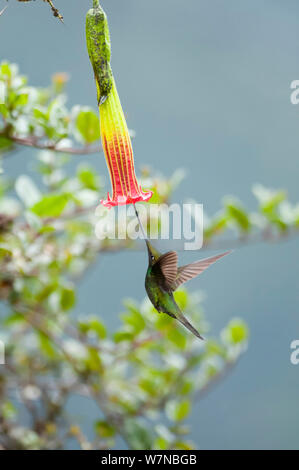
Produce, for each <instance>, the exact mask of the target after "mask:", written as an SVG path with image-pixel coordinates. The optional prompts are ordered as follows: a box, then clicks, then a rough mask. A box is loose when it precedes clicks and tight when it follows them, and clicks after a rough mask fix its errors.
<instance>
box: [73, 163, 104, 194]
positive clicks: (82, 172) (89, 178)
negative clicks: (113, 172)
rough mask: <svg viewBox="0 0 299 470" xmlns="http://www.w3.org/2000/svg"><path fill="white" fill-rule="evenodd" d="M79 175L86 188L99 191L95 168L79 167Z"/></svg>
mask: <svg viewBox="0 0 299 470" xmlns="http://www.w3.org/2000/svg"><path fill="white" fill-rule="evenodd" d="M77 175H78V179H79V181H80V182H81V184H82V185H83V186H84V188H88V189H92V190H93V191H97V190H98V189H99V181H98V176H97V174H96V173H95V171H94V170H93V168H90V167H88V166H83V167H79V169H78V172H77Z"/></svg>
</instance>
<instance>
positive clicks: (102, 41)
mask: <svg viewBox="0 0 299 470" xmlns="http://www.w3.org/2000/svg"><path fill="white" fill-rule="evenodd" d="M86 38H87V48H88V53H89V58H90V61H91V63H92V66H93V70H94V75H95V80H96V85H97V93H98V104H99V112H100V123H101V124H100V125H101V140H102V145H103V150H104V154H105V157H106V162H107V166H108V170H109V174H110V179H111V184H112V198H110V195H109V193H108V195H107V199H106V200H102V201H101V203H102V204H103V205H104V206H105V207H108V208H110V207H113V206H118V205H125V204H134V203H135V202H138V201H148V200H149V199H150V198H151V196H152V194H153V193H152V192H151V191H146V192H144V191H143V190H142V189H141V187H140V185H139V184H138V182H137V178H136V175H135V168H134V157H133V149H132V143H131V138H130V135H129V131H128V127H127V123H126V120H125V116H124V113H123V110H122V106H121V103H120V99H119V96H118V93H117V89H116V85H115V81H114V77H113V74H112V70H111V66H110V54H111V50H110V36H109V29H108V22H107V18H106V15H105V13H104V11H103V10H102V8H101V7H100V5H99V1H98V0H94V8H92V9H91V10H89V12H88V13H87V17H86Z"/></svg>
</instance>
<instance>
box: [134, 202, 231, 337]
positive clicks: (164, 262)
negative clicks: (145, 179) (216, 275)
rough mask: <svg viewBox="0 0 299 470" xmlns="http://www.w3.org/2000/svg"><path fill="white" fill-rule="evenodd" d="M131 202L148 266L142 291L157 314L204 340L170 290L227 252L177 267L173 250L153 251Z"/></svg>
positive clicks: (175, 253) (176, 256)
mask: <svg viewBox="0 0 299 470" xmlns="http://www.w3.org/2000/svg"><path fill="white" fill-rule="evenodd" d="M133 205H134V209H135V214H136V217H137V219H138V223H139V226H140V228H141V232H142V235H143V238H144V240H145V243H146V246H147V252H148V268H147V271H146V276H145V290H146V292H147V295H148V297H149V299H150V301H151V303H152V304H153V306H154V307H155V309H156V310H157V311H158V312H159V313H161V312H163V313H167V315H169V316H170V317H172V318H175V319H176V320H178V321H179V322H180V323H181V324H182V325H184V326H185V327H186V328H187V329H188V330H189V331H191V333H193V334H194V335H195V336H197V338H200V339H204V338H203V337H202V336H201V334H200V333H199V332H198V331H197V329H196V328H194V326H193V325H191V323H190V322H189V320H187V318H186V317H185V315H184V314H183V312H182V311H181V309H180V307H179V306H178V304H177V303H176V301H175V299H174V296H173V293H174V291H175V290H176V289H177V288H178V287H179V286H180V285H182V284H184V283H185V282H187V281H189V280H190V279H193V278H194V277H197V276H198V275H199V274H201V273H202V272H203V271H205V270H206V269H207V268H208V267H209V266H211V264H213V263H215V262H216V261H218V260H219V259H220V258H223V256H226V255H228V254H229V253H231V251H230V250H229V251H225V252H224V253H220V254H219V255H215V256H211V257H210V258H205V259H201V260H199V261H195V262H194V263H190V264H186V265H184V266H180V267H178V255H177V252H176V251H168V252H167V253H164V254H162V253H160V252H159V251H158V250H156V248H154V247H153V245H152V244H151V243H150V241H149V240H148V239H147V237H146V235H145V232H144V228H143V225H142V223H141V221H140V218H139V214H138V211H137V208H136V206H135V204H133Z"/></svg>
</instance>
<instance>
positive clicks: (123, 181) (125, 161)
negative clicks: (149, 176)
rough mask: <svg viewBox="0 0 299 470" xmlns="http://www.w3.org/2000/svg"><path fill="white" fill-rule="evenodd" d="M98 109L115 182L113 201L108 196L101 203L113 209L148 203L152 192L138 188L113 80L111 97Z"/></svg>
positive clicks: (104, 142) (111, 177)
mask: <svg viewBox="0 0 299 470" xmlns="http://www.w3.org/2000/svg"><path fill="white" fill-rule="evenodd" d="M99 109H100V122H101V139H102V145H103V149H104V153H105V157H106V161H107V165H108V169H109V173H110V179H111V183H112V199H111V198H110V196H109V193H108V195H107V199H106V200H102V201H101V202H102V204H103V205H104V206H106V207H112V206H117V205H123V204H131V203H133V204H134V203H135V202H138V201H148V200H149V199H150V198H151V196H152V192H151V191H148V192H143V191H142V189H141V187H140V186H139V185H138V182H137V178H136V175H135V169H134V158H133V149H132V144H131V139H130V135H129V131H128V127H127V123H126V120H125V117H124V113H123V110H122V107H121V104H120V100H119V97H118V93H117V89H116V86H115V83H114V80H113V85H112V89H111V92H110V93H109V96H108V98H107V99H106V101H105V102H104V103H103V104H101V105H100V107H99Z"/></svg>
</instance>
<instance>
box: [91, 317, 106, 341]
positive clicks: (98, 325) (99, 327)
mask: <svg viewBox="0 0 299 470" xmlns="http://www.w3.org/2000/svg"><path fill="white" fill-rule="evenodd" d="M89 329H90V331H94V332H95V333H96V334H97V336H98V337H99V338H100V339H105V338H106V336H107V332H106V327H105V325H104V324H103V323H102V322H100V320H99V319H98V318H92V319H91V320H90V321H89Z"/></svg>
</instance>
